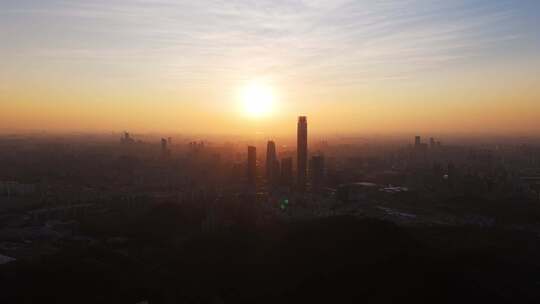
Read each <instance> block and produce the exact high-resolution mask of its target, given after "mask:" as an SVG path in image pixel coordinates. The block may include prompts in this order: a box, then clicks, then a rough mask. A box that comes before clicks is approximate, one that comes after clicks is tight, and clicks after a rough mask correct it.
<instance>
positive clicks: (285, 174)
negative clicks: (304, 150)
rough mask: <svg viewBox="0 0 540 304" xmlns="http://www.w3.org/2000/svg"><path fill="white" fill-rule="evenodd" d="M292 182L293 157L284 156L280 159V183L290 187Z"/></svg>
mask: <svg viewBox="0 0 540 304" xmlns="http://www.w3.org/2000/svg"><path fill="white" fill-rule="evenodd" d="M292 183H293V159H292V157H286V158H283V159H282V160H281V184H282V185H284V186H287V187H290V186H291V185H292Z"/></svg>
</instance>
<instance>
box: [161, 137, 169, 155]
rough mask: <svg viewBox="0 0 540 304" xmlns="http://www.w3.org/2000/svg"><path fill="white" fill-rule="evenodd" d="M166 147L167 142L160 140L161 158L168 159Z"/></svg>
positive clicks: (163, 139)
mask: <svg viewBox="0 0 540 304" xmlns="http://www.w3.org/2000/svg"><path fill="white" fill-rule="evenodd" d="M167 145H168V142H167V140H166V139H165V138H162V139H161V156H162V157H168V156H169V154H170V152H169V148H168V147H167Z"/></svg>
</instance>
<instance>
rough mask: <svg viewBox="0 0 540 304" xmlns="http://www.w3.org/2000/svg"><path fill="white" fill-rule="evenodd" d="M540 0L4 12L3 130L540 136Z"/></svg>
mask: <svg viewBox="0 0 540 304" xmlns="http://www.w3.org/2000/svg"><path fill="white" fill-rule="evenodd" d="M539 8H540V7H539V3H538V2H537V1H532V0H531V1H529V0H526V1H519V2H516V1H506V0H497V1H484V0H464V1H457V2H456V1H452V2H442V1H423V0H414V1H406V2H403V1H386V2H384V3H372V2H367V1H280V2H273V1H259V2H247V1H237V2H234V3H227V2H220V1H217V2H207V1H201V2H197V3H191V2H185V1H174V2H173V1H155V2H154V1H149V2H142V1H139V2H125V1H93V2H92V3H88V2H83V1H70V2H65V1H59V0H52V1H35V0H26V1H4V2H2V3H1V4H0V16H1V18H0V28H1V30H0V35H1V36H0V38H1V39H2V40H3V42H4V43H2V45H1V46H0V55H1V56H2V58H3V60H2V69H0V80H1V85H0V99H1V101H2V102H0V112H1V113H2V114H3V115H2V119H1V120H0V132H10V131H14V132H19V131H20V132H24V131H44V130H45V131H48V132H73V131H77V132H110V131H112V130H116V131H121V130H126V129H129V130H136V131H137V132H183V133H207V134H221V133H223V132H225V131H224V130H226V131H227V133H230V134H252V133H253V132H263V133H266V134H270V133H272V134H270V135H273V134H275V135H282V134H288V133H291V131H293V130H294V129H293V128H294V126H291V124H290V123H289V122H290V121H291V120H292V119H295V117H296V116H298V115H299V114H301V115H307V116H309V117H310V118H311V119H313V120H314V121H317V122H318V123H317V124H316V126H315V127H314V128H312V129H311V130H310V131H312V132H313V134H328V133H331V134H351V133H359V132H360V133H365V132H367V133H384V134H392V133H396V132H401V133H469V132H472V133H479V134H484V133H487V134H505V135H508V134H525V135H531V134H537V133H538V132H539V131H540V126H539V125H538V124H537V117H538V115H539V114H540V103H538V99H539V98H540V89H539V88H540V86H538V83H539V78H538V77H539V75H538V72H537V71H538V70H539V69H540V55H538V54H540V39H539V37H540V36H539V35H538V31H537V29H536V28H537V27H538V19H539V16H538V14H539V13H538V12H539V11H540V9H539Z"/></svg>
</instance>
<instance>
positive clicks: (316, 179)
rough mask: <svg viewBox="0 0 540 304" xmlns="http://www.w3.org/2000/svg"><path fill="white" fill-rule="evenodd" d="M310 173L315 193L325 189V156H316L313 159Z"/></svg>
mask: <svg viewBox="0 0 540 304" xmlns="http://www.w3.org/2000/svg"><path fill="white" fill-rule="evenodd" d="M309 173H310V177H311V187H312V189H313V191H316V192H317V191H320V190H321V189H322V188H323V187H324V178H325V166H324V156H323V155H316V156H313V157H311V161H310V164H309Z"/></svg>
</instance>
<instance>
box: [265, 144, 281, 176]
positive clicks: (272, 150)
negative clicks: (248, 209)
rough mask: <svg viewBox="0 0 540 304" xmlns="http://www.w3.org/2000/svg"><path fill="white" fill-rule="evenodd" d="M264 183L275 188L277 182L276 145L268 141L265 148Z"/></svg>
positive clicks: (277, 162)
mask: <svg viewBox="0 0 540 304" xmlns="http://www.w3.org/2000/svg"><path fill="white" fill-rule="evenodd" d="M266 181H267V182H268V184H270V185H272V186H275V185H277V183H278V182H279V161H278V160H277V154H276V144H275V143H274V141H272V140H270V141H268V144H267V146H266Z"/></svg>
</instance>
